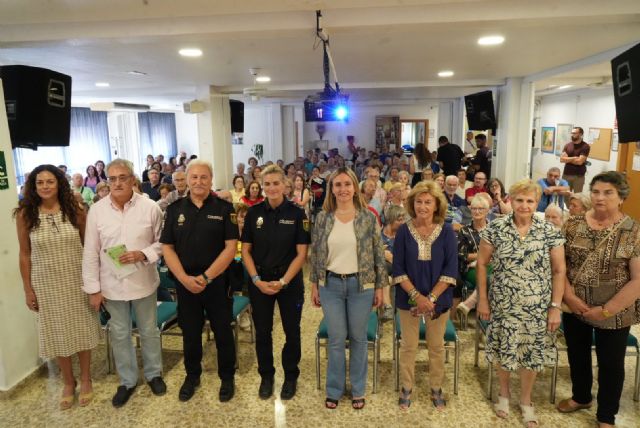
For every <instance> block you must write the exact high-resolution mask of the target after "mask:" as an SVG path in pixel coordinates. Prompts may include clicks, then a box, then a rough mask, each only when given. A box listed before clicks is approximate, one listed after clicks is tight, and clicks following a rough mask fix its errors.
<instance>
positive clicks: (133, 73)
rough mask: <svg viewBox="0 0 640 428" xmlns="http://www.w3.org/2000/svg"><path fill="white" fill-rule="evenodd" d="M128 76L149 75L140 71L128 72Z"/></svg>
mask: <svg viewBox="0 0 640 428" xmlns="http://www.w3.org/2000/svg"><path fill="white" fill-rule="evenodd" d="M127 74H131V75H133V76H146V75H147V73H145V72H144V71H138V70H131V71H127Z"/></svg>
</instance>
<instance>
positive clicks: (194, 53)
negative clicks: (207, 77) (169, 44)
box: [178, 48, 202, 57]
mask: <svg viewBox="0 0 640 428" xmlns="http://www.w3.org/2000/svg"><path fill="white" fill-rule="evenodd" d="M178 53H179V54H180V55H182V56H188V57H198V56H202V51H201V50H200V49H198V48H184V49H180V50H179V51H178Z"/></svg>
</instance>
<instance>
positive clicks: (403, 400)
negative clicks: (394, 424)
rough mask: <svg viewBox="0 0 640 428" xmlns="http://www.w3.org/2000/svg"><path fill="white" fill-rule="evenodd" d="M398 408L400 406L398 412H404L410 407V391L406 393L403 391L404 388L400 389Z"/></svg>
mask: <svg viewBox="0 0 640 428" xmlns="http://www.w3.org/2000/svg"><path fill="white" fill-rule="evenodd" d="M398 406H400V410H406V409H408V408H409V407H411V390H409V391H407V390H406V389H404V386H403V387H402V388H400V397H399V398H398Z"/></svg>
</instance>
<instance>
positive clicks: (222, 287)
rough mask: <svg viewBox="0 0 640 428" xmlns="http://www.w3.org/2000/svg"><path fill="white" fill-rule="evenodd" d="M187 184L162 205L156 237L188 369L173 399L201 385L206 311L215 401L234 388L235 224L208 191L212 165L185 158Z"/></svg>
mask: <svg viewBox="0 0 640 428" xmlns="http://www.w3.org/2000/svg"><path fill="white" fill-rule="evenodd" d="M187 182H188V185H189V194H188V196H187V197H185V198H182V199H180V200H178V201H177V202H175V203H173V204H171V205H169V207H167V216H166V219H165V225H164V230H163V231H162V237H161V238H160V242H162V253H163V255H164V260H165V262H166V263H167V266H168V267H169V270H170V271H171V274H172V276H173V278H174V281H175V282H176V291H177V294H178V324H179V325H180V328H181V329H182V344H183V348H184V367H185V370H186V372H187V376H186V378H185V380H184V383H183V384H182V387H180V392H179V394H178V398H179V399H180V401H188V400H190V399H191V397H193V394H194V393H195V390H196V388H197V387H198V386H200V375H201V374H202V364H201V363H202V327H203V326H204V318H205V314H206V317H207V318H208V319H209V323H210V325H211V329H212V330H213V334H214V335H215V339H216V350H217V351H218V352H217V354H218V355H217V356H218V376H219V377H220V380H221V385H220V393H219V399H220V401H221V402H226V401H229V400H231V398H233V395H234V392H235V385H234V381H233V379H234V376H235V370H236V369H235V363H236V350H235V344H234V340H233V330H232V329H231V322H232V318H233V294H232V291H231V287H230V284H228V282H227V281H226V277H225V270H226V269H227V267H228V266H229V264H230V263H231V261H232V260H233V257H234V256H235V252H236V246H237V242H238V226H237V224H235V223H236V222H234V219H235V216H232V215H231V214H232V213H233V212H234V211H233V205H232V204H231V203H230V202H227V201H224V200H222V199H220V198H218V197H217V196H215V195H213V194H211V184H212V183H213V169H212V167H211V164H210V163H209V162H206V161H202V160H193V161H191V162H189V165H188V166H187Z"/></svg>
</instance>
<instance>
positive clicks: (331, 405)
mask: <svg viewBox="0 0 640 428" xmlns="http://www.w3.org/2000/svg"><path fill="white" fill-rule="evenodd" d="M324 407H326V408H327V409H329V410H334V409H335V408H337V407H338V400H334V399H333V398H329V397H327V398H325V399H324Z"/></svg>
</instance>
